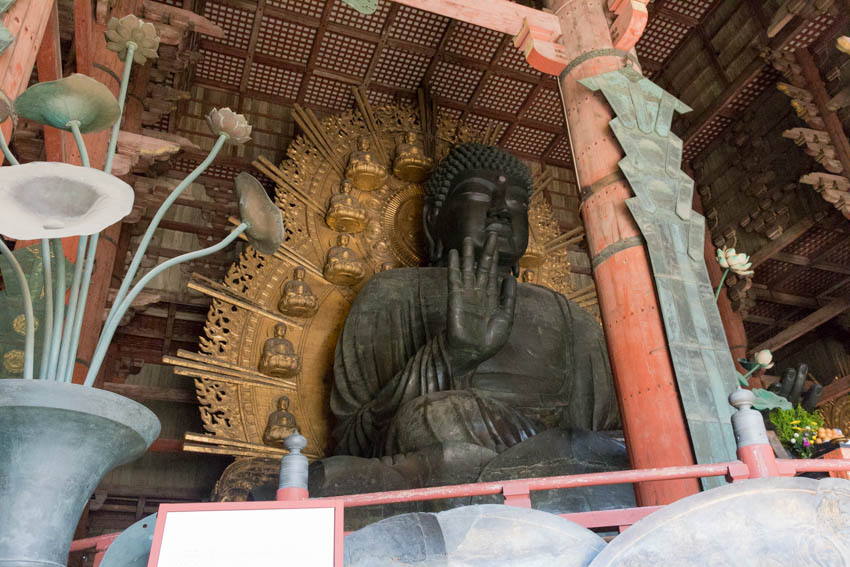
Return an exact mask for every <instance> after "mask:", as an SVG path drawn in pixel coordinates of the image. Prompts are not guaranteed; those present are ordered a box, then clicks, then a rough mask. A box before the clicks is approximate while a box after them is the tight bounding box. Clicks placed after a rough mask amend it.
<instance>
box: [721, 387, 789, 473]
mask: <svg viewBox="0 0 850 567" xmlns="http://www.w3.org/2000/svg"><path fill="white" fill-rule="evenodd" d="M755 400H756V397H755V395H754V394H753V393H752V392H751V391H750V390H744V389H741V388H738V389H737V390H735V391H734V392H732V393H731V394H729V403H730V404H732V406H733V407H734V408H735V409H736V410H738V411H736V412H735V413H734V414H732V429H733V431H734V432H735V442H736V443H737V444H738V458H739V459H741V461H742V462H743V463H744V464H745V465H747V468H748V469H749V471H750V474H749V478H762V477H766V476H781V474H780V471H779V466H778V464H777V462H776V457H775V456H774V455H773V447H771V446H770V442H769V441H768V440H767V431H766V430H765V428H764V418H763V417H762V415H761V413H759V412H757V411H756V410H754V409H753V402H755Z"/></svg>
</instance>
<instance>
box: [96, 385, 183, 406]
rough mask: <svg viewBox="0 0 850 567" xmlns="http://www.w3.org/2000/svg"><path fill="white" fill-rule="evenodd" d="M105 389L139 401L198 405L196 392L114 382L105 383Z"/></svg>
mask: <svg viewBox="0 0 850 567" xmlns="http://www.w3.org/2000/svg"><path fill="white" fill-rule="evenodd" d="M103 389H104V390H108V391H110V392H115V393H116V394H120V395H122V396H124V397H127V398H130V399H132V400H137V401H142V400H145V401H154V402H174V403H177V404H193V405H197V403H198V399H197V398H196V397H195V392H193V391H192V390H180V389H177V388H158V387H156V386H140V385H136V384H116V383H113V382H105V383H104V384H103Z"/></svg>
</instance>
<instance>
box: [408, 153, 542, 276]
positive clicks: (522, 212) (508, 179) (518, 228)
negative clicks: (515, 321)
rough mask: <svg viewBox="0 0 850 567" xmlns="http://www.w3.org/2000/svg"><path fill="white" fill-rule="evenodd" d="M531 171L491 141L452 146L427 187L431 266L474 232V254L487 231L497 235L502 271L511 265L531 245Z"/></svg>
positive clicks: (440, 262)
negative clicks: (488, 143)
mask: <svg viewBox="0 0 850 567" xmlns="http://www.w3.org/2000/svg"><path fill="white" fill-rule="evenodd" d="M530 197H531V173H530V172H529V170H528V167H526V166H525V165H524V164H523V163H522V162H521V161H519V160H518V159H517V158H515V157H514V156H512V155H511V154H509V153H508V152H506V151H504V150H501V149H499V148H496V147H493V146H485V145H483V144H476V143H468V144H463V145H460V146H457V147H456V148H454V149H453V150H452V151H451V152H450V153H449V155H448V156H446V158H445V159H444V160H443V161H442V162H440V165H439V166H438V167H437V169H436V170H435V171H434V174H433V175H432V176H431V178H430V179H429V180H428V183H427V185H426V187H425V207H424V210H423V219H424V224H425V239H426V241H427V244H428V253H429V259H430V263H431V265H437V266H442V265H446V263H447V260H448V252H449V250H452V249H454V250H457V251H458V252H460V251H461V250H462V249H463V248H462V246H463V240H464V238H465V237H467V236H468V237H471V238H472V242H473V244H474V246H475V256H476V258H477V257H479V256H480V254H481V251H482V249H483V248H484V243H485V242H486V241H487V236H488V234H489V233H491V232H494V233H496V234H497V235H498V237H499V238H498V242H497V249H498V251H499V265H500V267H501V268H502V271H504V270H505V269H512V268H513V267H514V266H516V265H517V263H518V262H519V259H520V258H521V257H522V255H523V254H524V253H525V249H526V248H527V247H528V202H529V199H530Z"/></svg>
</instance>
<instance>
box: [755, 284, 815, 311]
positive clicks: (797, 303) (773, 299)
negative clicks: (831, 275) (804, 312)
mask: <svg viewBox="0 0 850 567" xmlns="http://www.w3.org/2000/svg"><path fill="white" fill-rule="evenodd" d="M757 286H758V284H753V287H752V289H750V293H751V294H753V297H755V298H756V299H759V300H761V301H769V302H770V303H779V304H781V305H792V306H794V307H808V308H810V309H817V308H818V307H820V306H821V305H822V302H820V301H818V300H817V299H815V298H813V297H801V296H799V295H792V294H790V293H781V292H778V291H773V290H771V289H768V288H767V286H764V287H761V286H758V287H757Z"/></svg>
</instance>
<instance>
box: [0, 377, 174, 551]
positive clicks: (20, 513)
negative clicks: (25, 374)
mask: <svg viewBox="0 0 850 567" xmlns="http://www.w3.org/2000/svg"><path fill="white" fill-rule="evenodd" d="M159 431H160V424H159V420H158V419H157V418H156V416H155V415H154V414H153V412H151V411H150V410H149V409H147V408H146V407H144V406H143V405H141V404H139V403H137V402H134V401H133V400H130V399H127V398H124V397H123V396H119V395H117V394H114V393H112V392H106V391H104V390H98V389H95V388H89V387H86V386H82V385H78V384H68V383H63V382H54V381H46V380H20V379H0V479H2V481H0V534H2V535H0V567H48V566H50V567H59V566H63V565H65V563H66V561H67V558H68V549H69V547H70V545H71V539H72V537H73V533H74V529H75V527H76V525H77V522H78V521H79V519H80V515H81V514H82V511H83V508H84V507H85V505H86V502H87V501H88V499H89V498H90V497H91V494H92V492H93V491H94V489H95V488H96V487H97V485H98V484H99V483H100V481H101V479H102V478H103V476H104V475H105V474H106V473H107V472H108V471H109V470H111V469H113V468H115V467H116V466H118V465H121V464H124V463H127V462H129V461H132V460H133V459H136V458H138V457H140V456H141V455H143V454H144V452H145V451H146V450H147V448H148V447H149V446H150V444H151V443H153V441H154V439H156V437H157V436H158V435H159Z"/></svg>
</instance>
